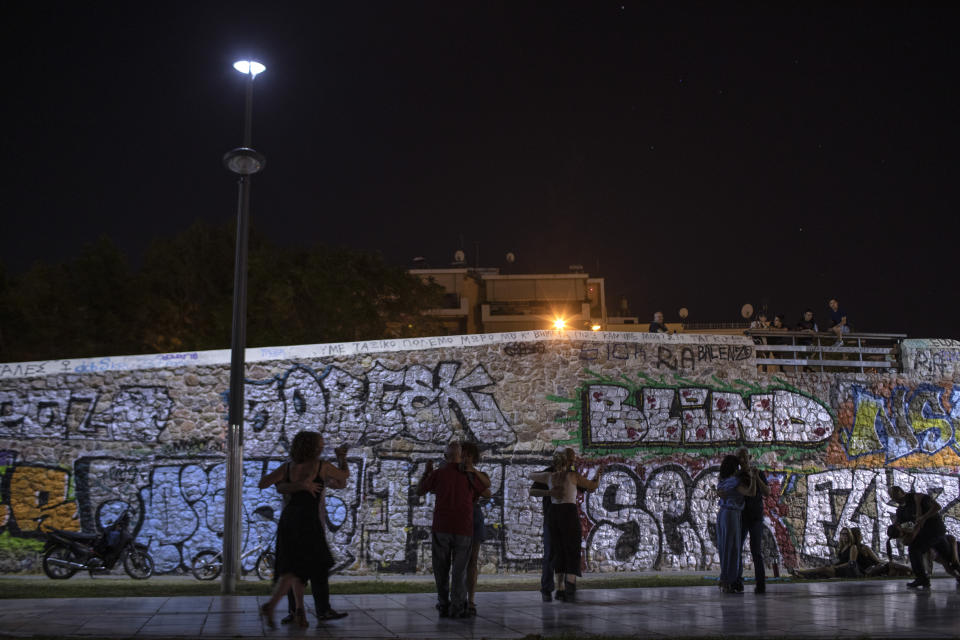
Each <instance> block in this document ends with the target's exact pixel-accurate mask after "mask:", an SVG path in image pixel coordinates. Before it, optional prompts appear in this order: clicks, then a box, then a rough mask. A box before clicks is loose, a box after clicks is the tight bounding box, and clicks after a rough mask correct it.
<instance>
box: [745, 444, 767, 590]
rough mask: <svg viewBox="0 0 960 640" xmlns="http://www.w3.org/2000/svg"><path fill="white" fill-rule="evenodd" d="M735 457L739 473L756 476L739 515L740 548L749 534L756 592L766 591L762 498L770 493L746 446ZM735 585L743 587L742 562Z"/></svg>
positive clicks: (764, 477) (765, 480)
mask: <svg viewBox="0 0 960 640" xmlns="http://www.w3.org/2000/svg"><path fill="white" fill-rule="evenodd" d="M737 459H738V460H740V473H741V474H754V475H756V477H757V482H756V485H757V493H756V495H753V496H747V497H746V499H745V502H744V506H743V511H742V512H741V516H740V548H741V549H742V548H743V543H744V541H745V540H746V539H747V535H749V536H750V555H751V556H752V557H753V571H754V574H755V576H756V586H755V587H754V588H753V590H754V592H756V593H766V592H767V575H766V572H765V571H764V566H763V499H764V497H766V496H768V495H770V487H769V486H767V477H766V476H765V475H764V474H763V471H760V470H759V469H757V468H756V467H751V466H750V451H749V450H748V449H747V448H746V447H740V448H739V449H737ZM737 585H739V588H740V589H741V590H742V589H743V563H742V562H741V563H740V575H739V576H738V577H737Z"/></svg>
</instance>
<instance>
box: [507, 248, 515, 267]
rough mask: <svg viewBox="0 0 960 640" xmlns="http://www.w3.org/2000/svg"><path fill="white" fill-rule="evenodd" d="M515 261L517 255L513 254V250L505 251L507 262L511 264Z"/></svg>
mask: <svg viewBox="0 0 960 640" xmlns="http://www.w3.org/2000/svg"><path fill="white" fill-rule="evenodd" d="M516 261H517V256H516V255H514V253H513V251H510V252H508V253H507V263H509V264H513V263H514V262H516Z"/></svg>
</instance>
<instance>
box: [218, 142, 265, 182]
mask: <svg viewBox="0 0 960 640" xmlns="http://www.w3.org/2000/svg"><path fill="white" fill-rule="evenodd" d="M266 164H267V159H266V157H264V155H263V154H262V153H260V152H258V151H254V150H253V149H251V148H250V147H237V148H236V149H233V150H231V151H227V152H226V153H225V154H224V155H223V166H225V167H226V168H227V169H229V170H230V171H232V172H233V173H235V174H237V175H238V176H252V175H253V174H255V173H259V172H260V171H262V170H263V167H264V166H265V165H266Z"/></svg>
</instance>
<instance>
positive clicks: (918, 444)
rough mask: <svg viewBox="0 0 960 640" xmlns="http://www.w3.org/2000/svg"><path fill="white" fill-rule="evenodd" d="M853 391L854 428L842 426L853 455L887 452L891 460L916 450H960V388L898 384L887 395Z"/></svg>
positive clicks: (849, 451)
mask: <svg viewBox="0 0 960 640" xmlns="http://www.w3.org/2000/svg"><path fill="white" fill-rule="evenodd" d="M851 393H852V395H853V400H854V422H853V426H852V427H851V428H849V429H843V430H841V442H843V444H844V446H845V447H846V450H847V453H848V454H849V455H850V456H851V457H854V458H857V457H860V456H864V455H867V454H873V453H883V454H884V455H885V457H886V459H887V460H888V461H889V460H896V459H897V458H902V457H903V456H906V455H910V454H913V453H923V454H927V455H933V454H935V453H938V452H939V451H940V450H942V449H943V448H944V447H947V446H949V447H951V448H953V449H954V450H955V451H958V452H960V447H958V444H957V439H956V426H957V424H958V423H960V422H958V421H960V388H952V389H950V390H948V389H945V388H943V387H938V386H934V385H930V384H921V385H918V386H917V387H916V388H914V389H912V390H911V389H909V388H907V387H903V386H898V387H895V388H894V389H893V390H892V392H891V393H890V395H889V397H883V396H879V395H876V394H874V393H871V392H870V391H868V390H867V389H865V388H864V387H860V386H856V385H854V386H853V387H852V389H851ZM947 406H949V407H950V410H949V411H948V410H947V408H946V407H947Z"/></svg>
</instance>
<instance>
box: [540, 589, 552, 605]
mask: <svg viewBox="0 0 960 640" xmlns="http://www.w3.org/2000/svg"><path fill="white" fill-rule="evenodd" d="M540 598H541V599H542V600H543V601H544V602H553V596H552V595H550V592H549V591H541V592H540Z"/></svg>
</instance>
